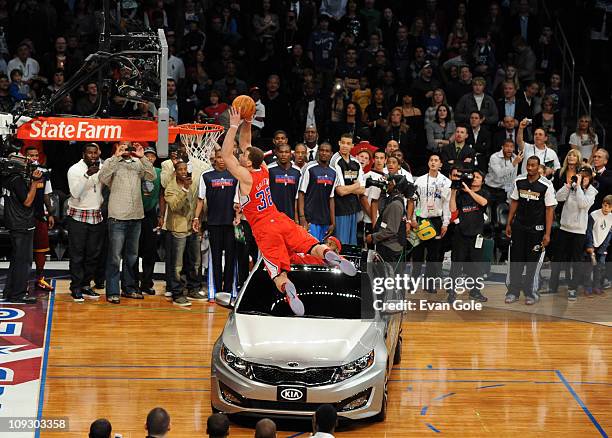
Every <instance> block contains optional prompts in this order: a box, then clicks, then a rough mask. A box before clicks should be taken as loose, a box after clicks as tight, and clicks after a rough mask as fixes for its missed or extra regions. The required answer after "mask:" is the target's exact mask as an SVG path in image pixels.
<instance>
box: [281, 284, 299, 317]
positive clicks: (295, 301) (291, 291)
mask: <svg viewBox="0 0 612 438" xmlns="http://www.w3.org/2000/svg"><path fill="white" fill-rule="evenodd" d="M285 296H286V297H287V303H288V304H289V307H290V308H291V310H292V311H293V313H295V314H296V315H297V316H304V303H302V300H300V297H298V295H297V291H296V290H295V285H294V284H293V283H292V282H291V281H288V282H286V283H285Z"/></svg>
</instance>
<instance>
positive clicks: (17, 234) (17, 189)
mask: <svg viewBox="0 0 612 438" xmlns="http://www.w3.org/2000/svg"><path fill="white" fill-rule="evenodd" d="M19 157H20V158H23V157H21V156H19ZM41 178H42V172H41V171H40V170H35V171H34V172H33V173H32V181H31V182H30V184H29V185H28V184H27V182H26V179H25V178H24V177H23V176H22V175H21V174H20V173H18V172H15V173H11V174H10V175H8V177H6V178H5V179H4V181H3V184H2V185H3V189H4V225H5V227H6V228H7V229H8V230H9V237H10V239H11V248H12V251H11V258H10V262H9V270H8V274H7V278H6V283H5V286H4V291H3V292H2V300H3V301H9V302H13V303H18V304H34V303H36V298H35V297H32V296H30V295H28V276H29V274H30V269H31V266H32V244H33V241H34V230H35V228H36V223H35V221H34V198H35V197H36V190H37V187H38V181H39V180H40V179H41Z"/></svg>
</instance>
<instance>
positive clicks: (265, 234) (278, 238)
mask: <svg viewBox="0 0 612 438" xmlns="http://www.w3.org/2000/svg"><path fill="white" fill-rule="evenodd" d="M251 226H252V229H253V237H255V241H256V242H257V247H258V248H259V250H260V251H261V255H262V257H263V259H264V263H265V265H266V269H267V270H268V273H269V274H270V277H272V278H274V277H276V276H277V275H279V274H280V273H281V272H283V271H290V270H291V255H293V254H295V253H303V254H308V252H309V251H310V250H311V249H312V247H313V246H315V245H318V244H319V241H318V240H317V239H315V238H314V237H312V236H311V235H310V234H308V231H306V230H305V229H304V228H302V227H300V226H299V225H298V224H296V223H295V222H293V221H292V220H291V219H289V217H288V216H286V215H285V214H283V213H279V214H278V216H275V217H271V218H269V219H266V220H264V221H260V222H258V223H257V224H256V226H253V225H251Z"/></svg>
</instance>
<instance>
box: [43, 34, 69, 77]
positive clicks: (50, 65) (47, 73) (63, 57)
mask: <svg viewBox="0 0 612 438" xmlns="http://www.w3.org/2000/svg"><path fill="white" fill-rule="evenodd" d="M67 48H68V46H67V44H66V38H65V37H63V36H58V37H57V38H56V39H55V47H54V50H53V51H52V52H49V53H47V54H46V55H45V56H44V57H43V59H42V71H41V73H42V75H43V76H44V77H46V78H50V77H51V76H53V73H54V72H55V71H56V70H62V71H64V72H65V74H66V77H67V78H68V79H70V77H71V76H72V74H73V73H74V71H75V70H76V68H77V66H76V65H75V64H74V60H73V59H72V57H70V56H69V55H68V53H67V51H66V50H67Z"/></svg>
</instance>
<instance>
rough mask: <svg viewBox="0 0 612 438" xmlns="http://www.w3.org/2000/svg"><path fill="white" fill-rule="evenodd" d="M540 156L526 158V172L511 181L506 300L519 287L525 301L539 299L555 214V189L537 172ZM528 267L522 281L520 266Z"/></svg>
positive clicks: (511, 298)
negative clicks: (539, 289)
mask: <svg viewBox="0 0 612 438" xmlns="http://www.w3.org/2000/svg"><path fill="white" fill-rule="evenodd" d="M539 171H540V159H539V158H538V157H537V156H535V155H534V156H531V157H529V159H528V160H527V174H526V175H520V176H519V177H518V178H517V179H516V180H515V181H514V188H513V190H512V194H511V195H510V198H511V199H512V203H511V204H510V212H509V213H508V223H507V225H506V236H508V238H510V239H512V240H511V243H510V254H509V261H510V262H511V263H510V269H509V271H508V277H509V279H510V281H509V284H508V292H507V293H506V299H505V303H506V304H512V303H514V302H515V301H518V299H519V294H520V292H521V289H523V292H524V293H525V304H527V305H528V306H529V305H533V304H535V303H536V302H537V301H538V297H537V295H536V291H537V290H538V284H537V283H538V279H539V274H540V273H539V270H540V267H541V266H542V262H543V261H544V255H545V249H546V247H547V246H548V244H549V243H550V231H551V229H552V222H553V217H554V214H555V206H556V205H557V200H556V199H555V189H554V188H553V186H552V184H551V182H550V181H548V180H547V179H546V178H545V177H543V176H540V172H539ZM525 266H526V267H527V271H526V279H527V280H526V281H527V282H529V284H523V269H524V268H525Z"/></svg>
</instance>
